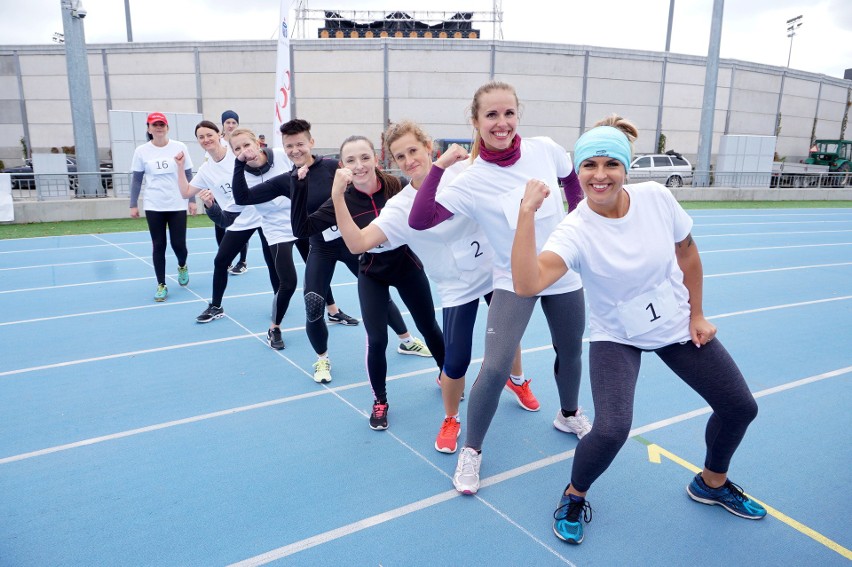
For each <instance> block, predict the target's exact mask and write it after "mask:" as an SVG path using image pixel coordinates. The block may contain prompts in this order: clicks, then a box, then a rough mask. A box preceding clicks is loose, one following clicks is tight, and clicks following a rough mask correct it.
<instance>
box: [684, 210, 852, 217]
mask: <svg viewBox="0 0 852 567" xmlns="http://www.w3.org/2000/svg"><path fill="white" fill-rule="evenodd" d="M705 210H706V209H705ZM775 210H778V209H760V212H756V213H743V214H736V213H731V214H718V215H714V214H712V213H711V214H709V215H704V214H701V213H702V212H703V211H702V210H701V209H689V210H688V211H687V212H688V213H689V216H691V217H693V218H700V219H728V218H730V219H745V218H751V217H757V218H767V217H770V218H775V217H819V218H823V217H836V216H841V217H848V218H849V219H850V220H852V209H849V208H842V209H841V208H830V209H828V212H825V211H826V210H825V209H822V210H820V209H811V210H814V211H815V212H808V213H774V212H772V211H775ZM800 210H801V209H800Z"/></svg>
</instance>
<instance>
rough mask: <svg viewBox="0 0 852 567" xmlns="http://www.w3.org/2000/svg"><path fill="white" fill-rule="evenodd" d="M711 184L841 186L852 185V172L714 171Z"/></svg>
mask: <svg viewBox="0 0 852 567" xmlns="http://www.w3.org/2000/svg"><path fill="white" fill-rule="evenodd" d="M710 178H711V181H710V185H711V186H713V187H743V188H752V187H754V188H761V187H762V188H766V187H769V188H773V189H774V188H776V187H780V188H782V189H787V188H795V189H799V188H809V187H822V188H832V187H834V188H841V187H846V186H848V185H852V174H850V173H848V172H833V173H828V172H826V173H793V172H772V173H751V172H737V173H732V172H724V171H719V172H713V173H711V174H710Z"/></svg>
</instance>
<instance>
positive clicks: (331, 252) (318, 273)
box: [303, 239, 408, 354]
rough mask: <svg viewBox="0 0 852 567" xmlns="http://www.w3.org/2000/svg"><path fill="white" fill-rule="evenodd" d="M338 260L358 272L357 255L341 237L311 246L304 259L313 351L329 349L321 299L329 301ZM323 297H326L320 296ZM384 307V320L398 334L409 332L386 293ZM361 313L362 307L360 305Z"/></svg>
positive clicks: (329, 302) (309, 338)
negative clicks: (386, 298) (347, 246)
mask: <svg viewBox="0 0 852 567" xmlns="http://www.w3.org/2000/svg"><path fill="white" fill-rule="evenodd" d="M337 262H343V264H345V265H346V267H347V268H349V271H350V272H352V275H353V276H357V275H358V256H356V255H355V254H352V253H351V252H350V251H349V249H348V248H346V246H345V244H344V243H343V240H342V239H340V240H335V241H332V242H330V243H328V244H326V245H323V246H311V250H310V253H309V254H308V258H307V259H306V260H305V283H304V286H303V287H304V298H305V319H306V320H305V332H306V333H307V335H308V340H309V341H310V342H311V346H313V347H314V352H316V353H317V354H324V353H326V352H328V325H326V324H325V321H324V320H323V303H327V304H328V305H331V304H332V303H334V300H333V298H332V295H331V278H332V277H333V276H334V268H335V266H337ZM323 298H325V300H323ZM386 310H387V313H388V316H387V324H388V325H389V326H390V328H391V329H393V331H394V332H395V333H396V334H397V335H403V334H405V333H407V332H408V329H407V328H406V326H405V321H403V319H402V314H401V313H400V312H399V307H397V306H396V303H394V302H393V300H392V299H390V297H388V300H387V305H386ZM362 316H363V309H362Z"/></svg>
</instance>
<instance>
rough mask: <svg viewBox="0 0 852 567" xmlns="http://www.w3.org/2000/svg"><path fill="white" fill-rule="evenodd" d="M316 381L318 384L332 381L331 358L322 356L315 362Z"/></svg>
mask: <svg viewBox="0 0 852 567" xmlns="http://www.w3.org/2000/svg"><path fill="white" fill-rule="evenodd" d="M314 382H316V383H317V384H327V383H328V382H331V361H330V360H329V359H327V358H320V359H317V361H316V362H314Z"/></svg>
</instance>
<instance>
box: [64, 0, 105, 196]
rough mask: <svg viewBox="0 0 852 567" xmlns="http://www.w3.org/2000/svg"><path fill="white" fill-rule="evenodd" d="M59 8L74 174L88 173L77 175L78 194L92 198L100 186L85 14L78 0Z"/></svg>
mask: <svg viewBox="0 0 852 567" xmlns="http://www.w3.org/2000/svg"><path fill="white" fill-rule="evenodd" d="M60 6H61V9H62V27H63V31H64V36H63V37H64V39H65V62H66V66H67V67H68V95H69V98H70V99H71V123H72V125H73V128H74V147H75V149H76V154H77V171H78V173H89V174H90V175H79V174H78V177H77V179H78V182H79V184H80V189H79V194H80V195H82V196H85V197H96V196H97V194H98V189H99V187H100V179H99V177H98V176H97V175H95V174H96V173H97V172H98V171H100V167H99V166H98V141H97V138H96V136H95V112H94V109H93V108H92V86H91V81H90V79H89V60H88V56H87V55H86V35H85V32H84V30H83V18H85V17H86V14H87V13H88V12H87V11H86V9H85V8H83V3H82V1H81V0H60Z"/></svg>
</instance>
